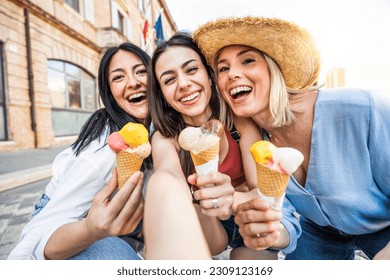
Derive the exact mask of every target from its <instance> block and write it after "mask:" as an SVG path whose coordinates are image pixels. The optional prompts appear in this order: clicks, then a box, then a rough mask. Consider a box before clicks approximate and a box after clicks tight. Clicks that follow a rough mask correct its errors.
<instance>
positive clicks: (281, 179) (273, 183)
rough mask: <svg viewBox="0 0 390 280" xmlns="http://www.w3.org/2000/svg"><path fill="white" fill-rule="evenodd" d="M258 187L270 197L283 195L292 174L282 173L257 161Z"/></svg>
mask: <svg viewBox="0 0 390 280" xmlns="http://www.w3.org/2000/svg"><path fill="white" fill-rule="evenodd" d="M256 172H257V187H258V188H259V191H260V192H261V193H262V194H263V195H265V196H268V197H275V198H279V197H282V196H283V194H284V193H285V191H286V188H287V183H288V180H289V179H290V175H288V174H282V173H279V172H277V171H274V170H272V169H269V168H267V167H265V166H264V165H263V164H261V163H258V162H256Z"/></svg>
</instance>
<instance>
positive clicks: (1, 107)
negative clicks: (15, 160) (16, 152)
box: [0, 42, 7, 141]
mask: <svg viewBox="0 0 390 280" xmlns="http://www.w3.org/2000/svg"><path fill="white" fill-rule="evenodd" d="M3 61H4V60H3V43H1V42H0V141H3V140H7V114H6V110H5V86H4V62H3Z"/></svg>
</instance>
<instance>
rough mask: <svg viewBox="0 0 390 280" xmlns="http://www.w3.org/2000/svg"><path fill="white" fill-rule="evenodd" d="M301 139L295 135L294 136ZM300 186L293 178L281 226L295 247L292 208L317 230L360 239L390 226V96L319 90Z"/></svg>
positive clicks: (348, 90) (356, 90)
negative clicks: (305, 170)
mask: <svg viewBox="0 0 390 280" xmlns="http://www.w3.org/2000/svg"><path fill="white" fill-rule="evenodd" d="M297 137H299V135H297ZM311 141H312V142H311V151H310V161H309V168H308V173H307V178H306V184H305V186H304V188H303V187H302V186H301V185H299V183H298V182H297V181H296V180H295V179H294V178H293V177H291V179H290V181H289V184H288V187H287V190H286V200H285V204H284V207H285V209H284V212H285V213H284V215H285V221H284V224H285V225H287V229H288V230H289V234H290V238H291V243H290V245H289V247H288V248H286V250H285V251H286V252H287V253H288V252H289V251H291V250H293V248H295V247H296V239H297V238H298V237H299V235H300V232H301V230H300V229H299V228H297V227H296V224H295V221H294V220H293V216H292V213H293V211H294V210H296V212H297V213H299V214H300V215H301V216H304V217H306V218H308V219H310V220H311V221H313V222H315V223H316V224H318V225H320V226H332V227H334V228H336V229H338V230H340V231H342V232H344V233H347V234H352V235H361V234H367V233H372V232H376V231H379V230H381V229H383V228H386V227H388V226H390V169H389V166H390V96H386V95H384V94H381V93H377V92H372V91H369V90H362V89H352V88H348V89H346V88H343V89H332V90H321V91H320V92H319V94H318V97H317V101H316V105H315V112H314V123H313V129H312V139H311Z"/></svg>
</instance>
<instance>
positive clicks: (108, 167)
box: [9, 43, 150, 259]
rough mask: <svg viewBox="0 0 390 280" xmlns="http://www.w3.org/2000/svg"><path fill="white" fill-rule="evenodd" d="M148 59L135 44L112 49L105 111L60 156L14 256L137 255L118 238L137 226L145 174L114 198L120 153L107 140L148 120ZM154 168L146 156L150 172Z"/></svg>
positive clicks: (101, 78)
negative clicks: (114, 134)
mask: <svg viewBox="0 0 390 280" xmlns="http://www.w3.org/2000/svg"><path fill="white" fill-rule="evenodd" d="M149 59H150V58H149V56H148V55H147V54H146V53H145V52H144V51H143V50H142V49H140V48H139V47H137V46H135V45H133V44H131V43H122V44H121V45H119V46H115V47H110V48H108V49H107V50H106V52H105V54H104V56H103V57H102V59H101V61H100V65H99V73H98V84H99V94H100V98H101V100H102V102H103V104H104V108H103V109H100V110H98V111H96V112H95V113H94V114H93V115H92V116H91V117H90V118H89V119H88V120H87V122H86V123H85V124H84V126H83V128H82V130H81V132H80V135H79V137H78V139H77V140H76V142H75V143H74V144H73V145H72V146H71V147H69V148H68V149H66V150H64V151H63V152H61V153H60V154H59V155H58V156H57V157H56V159H55V161H54V162H53V166H52V171H53V177H52V179H51V181H50V183H49V184H48V185H47V187H46V190H45V192H44V194H43V195H42V197H41V199H40V201H39V202H38V203H37V204H36V206H35V207H36V211H35V212H34V214H33V217H32V219H31V220H30V221H29V222H28V223H27V225H26V226H25V227H24V229H23V231H22V234H21V236H20V240H19V243H18V245H17V246H16V248H15V249H14V250H13V251H12V252H11V254H10V256H9V259H139V257H138V256H137V254H136V252H135V251H134V250H133V248H132V247H131V246H130V245H129V244H128V243H126V242H125V241H123V240H122V239H121V238H119V237H117V236H118V235H123V234H128V233H130V232H134V231H137V230H138V229H137V227H138V225H139V223H140V221H141V219H142V217H143V206H144V201H143V196H142V188H143V181H144V179H143V178H144V174H143V173H142V172H136V173H135V174H134V175H133V176H132V177H131V178H130V179H129V180H128V181H127V183H126V184H125V185H124V186H123V188H121V189H120V190H119V191H118V193H117V195H115V196H113V193H114V192H115V190H116V186H117V178H116V173H115V172H113V170H114V167H115V154H114V153H113V152H112V151H111V150H110V148H109V147H108V145H107V137H108V136H109V135H110V134H111V133H112V132H114V131H118V130H119V129H121V128H122V127H123V126H124V125H125V124H126V123H128V122H137V123H143V122H144V120H145V118H146V117H147V115H148V104H147V99H146V89H147V85H146V83H147V65H148V62H149ZM148 165H149V164H148V161H145V162H144V166H143V168H142V169H143V170H144V171H145V172H146V171H147V170H148ZM110 178H111V179H110ZM103 186H105V187H104V188H103ZM87 211H88V214H87V215H86V217H85V213H86V212H87ZM136 229H137V230H136Z"/></svg>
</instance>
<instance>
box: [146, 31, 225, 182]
mask: <svg viewBox="0 0 390 280" xmlns="http://www.w3.org/2000/svg"><path fill="white" fill-rule="evenodd" d="M171 47H184V48H189V49H192V50H193V51H195V52H196V53H197V54H198V55H199V57H200V60H201V62H202V64H203V66H204V68H205V69H206V71H207V75H208V77H209V79H210V80H211V92H212V94H211V99H210V108H211V111H212V115H211V118H213V119H219V120H220V121H221V122H222V123H223V124H224V125H226V126H227V127H230V126H231V124H232V122H231V121H230V120H231V117H230V113H229V114H228V113H227V112H228V109H227V105H226V104H225V101H224V100H223V99H222V98H219V94H218V90H217V86H216V82H215V76H214V72H213V70H212V68H211V67H210V66H209V65H208V64H207V61H206V58H205V57H204V56H203V54H202V52H201V50H200V49H199V47H198V45H197V44H196V43H195V42H194V41H193V39H192V36H191V34H190V33H186V32H182V31H181V32H177V33H176V34H175V35H173V36H172V37H171V38H170V39H169V40H168V41H165V42H162V43H161V44H160V45H159V46H158V47H157V48H156V49H155V51H154V53H153V55H152V59H151V60H150V65H149V68H148V90H147V94H148V101H149V117H148V118H147V123H151V122H152V123H153V126H154V128H155V131H158V132H160V133H161V135H162V136H164V137H166V138H176V139H177V137H178V136H179V134H180V132H181V131H182V130H183V129H184V128H185V127H186V124H185V122H184V120H183V118H182V115H181V114H180V113H179V112H177V111H176V110H175V109H173V108H172V107H171V106H169V105H168V103H167V102H166V101H165V99H164V96H163V93H162V91H161V87H160V84H159V81H158V79H157V76H156V63H157V61H158V59H159V58H160V56H161V54H163V53H164V52H165V51H166V50H167V49H169V48H171ZM179 158H180V163H181V166H182V169H183V172H184V175H185V176H188V175H190V174H191V173H193V172H194V165H193V163H192V160H191V157H190V154H189V152H187V151H185V150H183V149H181V150H180V152H179Z"/></svg>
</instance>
